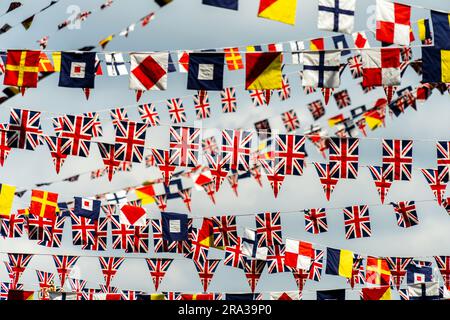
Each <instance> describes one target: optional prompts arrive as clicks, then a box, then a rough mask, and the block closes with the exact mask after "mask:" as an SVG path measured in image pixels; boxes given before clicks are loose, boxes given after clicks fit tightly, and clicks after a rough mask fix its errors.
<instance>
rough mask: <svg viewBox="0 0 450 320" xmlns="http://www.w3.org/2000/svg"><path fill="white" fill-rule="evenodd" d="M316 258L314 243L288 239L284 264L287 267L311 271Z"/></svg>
mask: <svg viewBox="0 0 450 320" xmlns="http://www.w3.org/2000/svg"><path fill="white" fill-rule="evenodd" d="M313 257H314V249H313V246H312V243H309V242H304V241H298V240H290V239H286V252H285V260H284V263H285V265H286V266H288V267H291V268H295V269H302V270H309V267H310V266H311V261H312V259H313Z"/></svg>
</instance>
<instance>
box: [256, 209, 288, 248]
mask: <svg viewBox="0 0 450 320" xmlns="http://www.w3.org/2000/svg"><path fill="white" fill-rule="evenodd" d="M255 221H256V234H257V238H258V247H271V246H274V245H280V244H282V243H283V236H282V234H281V214H280V212H264V213H258V214H257V215H255Z"/></svg>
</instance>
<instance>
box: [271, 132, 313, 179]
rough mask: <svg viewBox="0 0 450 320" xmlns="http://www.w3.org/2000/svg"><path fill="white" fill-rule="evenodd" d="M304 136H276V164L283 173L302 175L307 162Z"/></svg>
mask: <svg viewBox="0 0 450 320" xmlns="http://www.w3.org/2000/svg"><path fill="white" fill-rule="evenodd" d="M305 140H306V138H305V137H304V136H300V135H293V134H280V135H277V136H276V137H275V142H276V144H275V152H274V160H275V166H277V167H279V168H280V174H282V175H295V176H301V175H302V174H303V166H304V162H305V156H306V152H305Z"/></svg>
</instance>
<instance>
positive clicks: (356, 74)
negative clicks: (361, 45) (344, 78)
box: [347, 55, 363, 79]
mask: <svg viewBox="0 0 450 320" xmlns="http://www.w3.org/2000/svg"><path fill="white" fill-rule="evenodd" d="M347 61H348V67H349V68H350V72H351V74H352V77H353V79H357V78H361V77H362V76H363V67H362V58H361V56H360V55H356V56H354V57H350V58H348V59H347Z"/></svg>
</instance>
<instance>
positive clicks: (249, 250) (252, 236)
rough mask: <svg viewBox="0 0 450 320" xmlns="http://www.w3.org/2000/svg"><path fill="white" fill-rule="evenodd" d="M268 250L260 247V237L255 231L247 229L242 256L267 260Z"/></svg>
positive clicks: (243, 238)
mask: <svg viewBox="0 0 450 320" xmlns="http://www.w3.org/2000/svg"><path fill="white" fill-rule="evenodd" d="M268 250H269V249H268V248H266V247H261V248H259V247H258V235H257V234H256V232H255V231H253V230H251V229H247V228H245V230H244V236H243V237H242V254H243V255H245V256H247V257H250V258H253V259H257V260H267V253H268Z"/></svg>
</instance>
